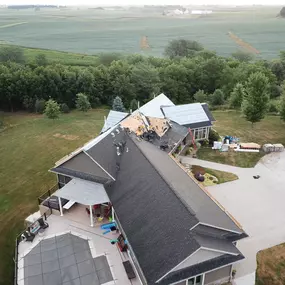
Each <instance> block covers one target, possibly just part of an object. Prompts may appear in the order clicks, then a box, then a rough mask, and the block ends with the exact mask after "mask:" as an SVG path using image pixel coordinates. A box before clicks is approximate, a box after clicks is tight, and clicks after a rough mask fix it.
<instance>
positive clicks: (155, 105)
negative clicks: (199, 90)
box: [101, 93, 215, 141]
mask: <svg viewBox="0 0 285 285" xmlns="http://www.w3.org/2000/svg"><path fill="white" fill-rule="evenodd" d="M137 112H140V113H141V114H143V115H144V116H146V117H154V118H166V119H169V120H170V122H172V123H175V124H178V125H180V126H183V127H185V128H187V129H188V130H189V129H191V132H192V136H193V137H194V138H195V140H205V139H208V138H209V133H210V129H211V127H212V125H213V122H214V121H215V119H214V117H213V115H212V113H211V112H210V110H209V106H208V104H206V103H193V104H184V105H175V104H174V103H173V102H172V101H171V100H170V99H169V98H168V97H167V96H165V95H164V94H163V93H162V94H160V95H158V96H157V97H155V98H154V99H152V100H151V101H149V102H148V103H146V104H145V105H143V106H142V107H140V108H139V109H138V110H136V111H135V112H134V113H137ZM127 115H128V114H127V113H124V112H116V111H110V112H109V115H108V117H107V120H105V124H104V127H103V129H102V131H101V132H103V131H106V130H107V129H108V127H109V128H110V127H113V126H115V125H116V124H118V123H119V122H120V121H121V120H122V119H124V118H125V117H126V116H127ZM190 141H192V139H191V140H190Z"/></svg>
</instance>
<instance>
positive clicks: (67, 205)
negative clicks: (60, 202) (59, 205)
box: [63, 200, 76, 210]
mask: <svg viewBox="0 0 285 285" xmlns="http://www.w3.org/2000/svg"><path fill="white" fill-rule="evenodd" d="M74 204H76V202H74V201H72V200H70V201H69V202H68V203H66V204H65V205H64V206H63V209H66V210H69V209H70V208H71V207H72V206H73V205H74Z"/></svg>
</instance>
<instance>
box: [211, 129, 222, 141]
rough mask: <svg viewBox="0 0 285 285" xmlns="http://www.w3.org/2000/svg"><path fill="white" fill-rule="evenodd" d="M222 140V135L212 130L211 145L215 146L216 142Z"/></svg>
mask: <svg viewBox="0 0 285 285" xmlns="http://www.w3.org/2000/svg"><path fill="white" fill-rule="evenodd" d="M219 140H220V135H219V134H218V132H217V131H215V130H213V129H210V133H209V145H213V144H214V142H215V141H219Z"/></svg>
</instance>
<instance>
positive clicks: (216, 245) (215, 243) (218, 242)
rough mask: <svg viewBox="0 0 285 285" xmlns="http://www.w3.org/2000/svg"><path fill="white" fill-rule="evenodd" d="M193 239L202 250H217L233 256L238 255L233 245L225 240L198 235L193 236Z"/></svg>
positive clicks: (238, 252)
mask: <svg viewBox="0 0 285 285" xmlns="http://www.w3.org/2000/svg"><path fill="white" fill-rule="evenodd" d="M195 239H196V240H197V242H198V243H199V244H200V245H201V246H202V247H204V248H207V249H213V250H219V251H222V252H224V253H229V254H233V255H238V254H240V251H239V250H238V249H237V248H236V247H235V246H234V245H233V243H232V242H230V241H228V240H226V239H221V238H213V237H209V236H206V235H198V234H196V235H195Z"/></svg>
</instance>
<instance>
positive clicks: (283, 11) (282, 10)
mask: <svg viewBox="0 0 285 285" xmlns="http://www.w3.org/2000/svg"><path fill="white" fill-rule="evenodd" d="M280 16H281V17H282V18H285V7H283V8H282V9H281V11H280Z"/></svg>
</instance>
